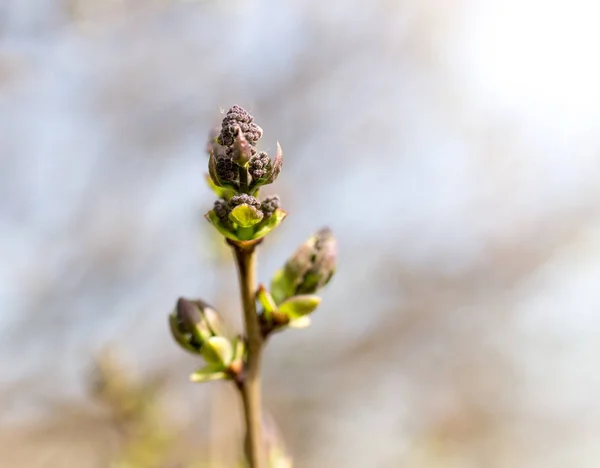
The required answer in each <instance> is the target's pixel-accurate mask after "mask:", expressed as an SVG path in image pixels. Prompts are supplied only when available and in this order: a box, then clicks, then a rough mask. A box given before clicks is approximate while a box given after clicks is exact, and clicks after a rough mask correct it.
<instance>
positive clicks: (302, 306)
mask: <svg viewBox="0 0 600 468" xmlns="http://www.w3.org/2000/svg"><path fill="white" fill-rule="evenodd" d="M320 303H321V298H320V297H319V296H314V295H309V294H306V295H301V296H294V297H290V298H289V299H288V300H286V301H284V302H283V303H282V304H281V305H280V306H279V312H281V313H283V314H285V315H287V316H288V317H289V318H290V319H291V320H295V319H297V318H300V317H303V316H305V315H308V314H310V313H311V312H313V311H314V310H315V309H316V308H317V307H318V306H319V304H320Z"/></svg>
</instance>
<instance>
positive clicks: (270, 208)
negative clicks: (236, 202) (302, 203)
mask: <svg viewBox="0 0 600 468" xmlns="http://www.w3.org/2000/svg"><path fill="white" fill-rule="evenodd" d="M280 205H281V203H280V201H279V197H278V196H277V195H273V196H270V197H267V198H265V199H264V200H263V202H262V203H261V204H260V210H261V211H262V212H263V214H264V215H265V218H268V217H269V216H271V215H272V214H273V213H275V210H277V209H278V208H279V207H280Z"/></svg>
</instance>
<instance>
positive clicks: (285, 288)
mask: <svg viewBox="0 0 600 468" xmlns="http://www.w3.org/2000/svg"><path fill="white" fill-rule="evenodd" d="M293 294H294V285H293V284H292V283H291V282H290V280H289V278H288V276H287V275H286V274H285V269H283V268H281V269H279V270H277V271H276V272H275V275H273V279H272V280H271V295H272V296H273V299H274V300H275V303H276V304H281V303H282V302H283V301H284V300H285V299H287V298H288V297H290V296H292V295H293Z"/></svg>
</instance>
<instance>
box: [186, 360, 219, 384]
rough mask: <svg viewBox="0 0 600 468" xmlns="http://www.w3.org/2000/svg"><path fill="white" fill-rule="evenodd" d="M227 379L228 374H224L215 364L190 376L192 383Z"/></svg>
mask: <svg viewBox="0 0 600 468" xmlns="http://www.w3.org/2000/svg"><path fill="white" fill-rule="evenodd" d="M226 378H227V374H225V372H223V368H222V367H221V366H218V365H215V364H208V365H207V366H204V367H203V368H202V369H198V370H197V371H196V372H194V373H193V374H191V375H190V380H191V381H192V382H209V381H212V380H221V379H226Z"/></svg>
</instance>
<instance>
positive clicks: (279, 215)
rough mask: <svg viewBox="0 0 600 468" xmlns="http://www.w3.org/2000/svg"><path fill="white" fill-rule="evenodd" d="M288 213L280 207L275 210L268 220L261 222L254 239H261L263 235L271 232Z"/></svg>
mask: <svg viewBox="0 0 600 468" xmlns="http://www.w3.org/2000/svg"><path fill="white" fill-rule="evenodd" d="M286 216H287V213H286V212H285V211H283V210H282V209H280V208H278V209H277V210H275V212H274V213H273V214H272V215H271V216H269V217H268V218H267V219H266V220H264V221H263V222H262V223H261V224H259V226H258V228H257V229H256V231H255V232H254V235H253V236H252V239H253V240H254V239H260V238H261V237H265V236H266V235H267V234H268V233H270V232H271V231H272V230H273V229H275V228H276V227H277V226H279V224H281V222H282V221H283V220H284V219H285V217H286Z"/></svg>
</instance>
